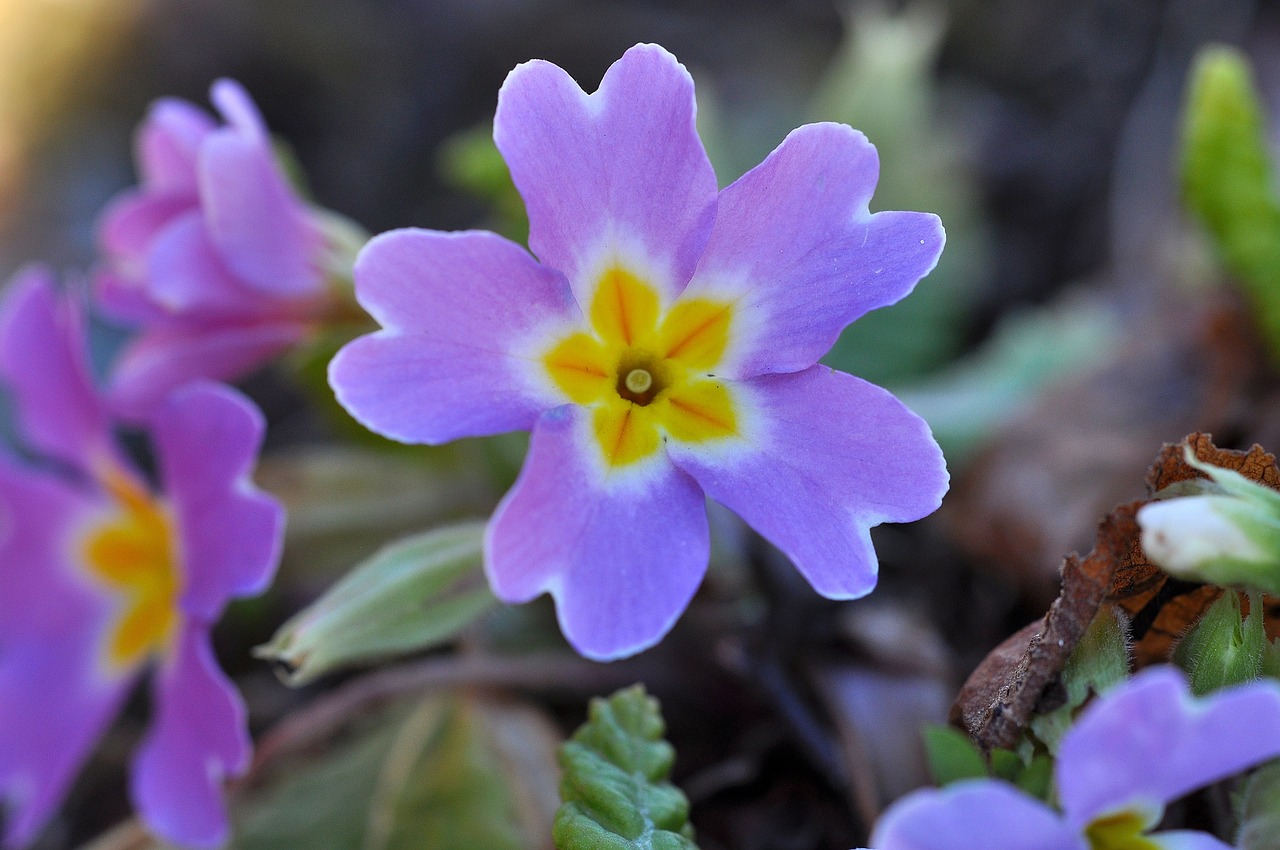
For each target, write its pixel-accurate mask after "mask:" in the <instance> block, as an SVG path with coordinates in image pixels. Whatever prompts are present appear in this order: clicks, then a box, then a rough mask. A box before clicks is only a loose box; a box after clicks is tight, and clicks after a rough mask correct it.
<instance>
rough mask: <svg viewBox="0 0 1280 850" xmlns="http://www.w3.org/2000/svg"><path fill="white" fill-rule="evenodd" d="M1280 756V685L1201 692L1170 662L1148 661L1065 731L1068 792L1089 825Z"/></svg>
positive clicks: (1062, 760) (1065, 801) (1062, 774)
mask: <svg viewBox="0 0 1280 850" xmlns="http://www.w3.org/2000/svg"><path fill="white" fill-rule="evenodd" d="M1277 755H1280V684H1276V683H1275V682H1269V681H1268V682H1255V683H1252V684H1248V685H1244V686H1242V687H1238V688H1232V689H1230V690H1226V691H1219V692H1217V693H1214V694H1211V695H1210V696H1207V697H1203V698H1200V699H1195V698H1193V697H1192V696H1191V695H1190V693H1189V692H1188V690H1187V685H1186V682H1185V681H1184V680H1183V678H1182V674H1181V673H1179V672H1177V671H1176V670H1174V669H1173V668H1170V667H1156V668H1150V669H1148V670H1144V671H1143V672H1141V673H1139V674H1138V675H1136V676H1134V677H1133V679H1131V680H1130V681H1128V682H1126V683H1125V684H1123V685H1122V686H1120V687H1118V688H1116V689H1115V690H1114V691H1111V692H1110V693H1108V694H1107V695H1106V696H1104V697H1102V698H1100V699H1099V700H1097V701H1096V702H1095V703H1093V704H1092V705H1090V706H1089V708H1087V709H1086V710H1085V712H1084V714H1082V715H1081V716H1080V719H1079V720H1077V721H1076V724H1075V726H1073V727H1072V728H1071V731H1070V732H1068V733H1067V735H1066V736H1065V737H1064V738H1063V739H1062V747H1061V750H1060V751H1059V757H1058V763H1057V778H1058V793H1059V796H1060V798H1061V800H1062V808H1063V811H1064V812H1066V815H1067V819H1068V820H1069V821H1070V822H1071V823H1073V824H1077V825H1080V826H1082V825H1084V824H1086V823H1088V822H1089V821H1091V820H1094V819H1095V818H1097V817H1098V816H1100V815H1104V814H1106V813H1108V812H1110V811H1113V810H1115V809H1120V808H1124V807H1126V806H1132V805H1133V804H1135V803H1136V804H1140V805H1141V804H1145V805H1163V804H1164V803H1167V802H1169V801H1170V800H1174V799H1176V798H1178V797H1180V796H1182V795H1183V794H1186V793H1187V792H1189V791H1192V790H1194V789H1196V788H1199V787H1201V786H1204V785H1208V784H1209V783H1211V782H1216V781H1218V780H1219V779H1224V778H1226V777H1228V776H1231V775H1233V774H1236V773H1239V772H1240V771H1242V770H1244V769H1245V768H1248V767H1252V766H1253V765H1255V764H1258V763H1259V762H1262V761H1266V760H1267V759H1270V758H1273V757H1275V756H1277Z"/></svg>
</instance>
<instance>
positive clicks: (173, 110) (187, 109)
mask: <svg viewBox="0 0 1280 850" xmlns="http://www.w3.org/2000/svg"><path fill="white" fill-rule="evenodd" d="M215 126H216V125H215V124H214V123H213V119H212V118H210V117H209V115H208V114H207V113H206V112H205V111H204V110H202V109H200V108H199V107H197V106H194V105H192V104H190V103H187V102H186V101H185V100H178V99H176V98H161V99H160V100H158V101H156V102H155V103H154V104H153V105H152V107H151V110H150V111H149V112H148V113H147V118H146V120H145V121H144V122H143V123H142V126H141V127H139V128H138V135H137V138H136V140H135V143H134V150H135V154H136V158H137V161H138V162H137V165H138V172H139V174H140V175H141V177H142V183H143V185H144V186H146V188H147V191H148V192H153V193H160V194H165V195H173V196H181V197H185V198H187V199H188V200H190V201H191V202H194V201H195V197H196V191H197V188H196V156H197V152H198V151H199V150H200V143H201V142H203V141H204V139H205V137H206V136H207V135H208V134H209V133H210V132H211V131H212V130H213V129H214V127H215Z"/></svg>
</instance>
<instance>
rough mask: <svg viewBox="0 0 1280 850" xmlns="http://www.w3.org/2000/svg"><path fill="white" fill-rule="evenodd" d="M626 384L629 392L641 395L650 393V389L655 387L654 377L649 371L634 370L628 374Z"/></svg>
mask: <svg viewBox="0 0 1280 850" xmlns="http://www.w3.org/2000/svg"><path fill="white" fill-rule="evenodd" d="M625 383H626V386H627V389H628V390H630V391H631V392H632V393H635V394H636V395H640V394H642V393H646V392H648V391H649V387H651V386H653V375H650V374H649V370H648V369H632V370H631V371H630V372H628V373H627V378H626V381H625Z"/></svg>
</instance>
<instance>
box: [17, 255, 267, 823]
mask: <svg viewBox="0 0 1280 850" xmlns="http://www.w3.org/2000/svg"><path fill="white" fill-rule="evenodd" d="M0 380H3V381H4V383H5V384H6V386H7V389H8V390H9V391H10V393H11V397H12V398H13V401H14V402H15V408H16V413H17V424H18V429H19V433H20V435H21V437H22V438H23V441H24V442H25V444H26V446H27V447H28V448H29V449H30V450H31V451H32V452H33V453H35V454H36V455H38V456H39V458H40V460H41V463H40V465H31V464H27V463H20V462H19V461H17V460H16V459H13V458H11V457H7V456H0V565H3V568H0V800H3V801H6V802H7V803H8V812H7V814H8V817H7V818H6V819H5V831H4V835H3V843H4V845H5V846H8V847H14V846H20V845H23V844H26V843H27V842H29V841H30V840H32V839H33V838H34V837H35V835H36V833H37V831H38V830H39V828H40V827H41V826H42V824H43V823H44V822H45V821H46V820H47V819H48V817H49V816H50V814H51V813H52V812H53V811H54V809H55V808H56V807H57V805H58V803H59V801H60V800H61V799H62V797H63V795H64V794H65V792H66V790H67V788H68V786H69V785H70V784H71V781H72V780H73V779H74V777H75V774H76V772H77V771H78V769H79V767H80V765H81V763H82V762H83V761H84V759H85V758H86V756H87V755H88V753H89V751H90V750H91V749H92V747H93V744H94V742H95V741H96V740H97V738H98V737H99V736H100V735H101V734H102V732H103V731H104V729H105V728H106V727H107V725H108V724H109V723H110V722H111V719H112V717H113V716H114V715H115V714H116V712H117V711H118V710H119V708H120V706H121V704H122V703H123V702H124V700H125V698H126V697H127V696H128V694H129V693H130V691H131V690H132V689H133V687H134V685H135V683H136V682H137V680H138V677H139V676H140V675H141V674H142V673H143V672H144V671H145V670H147V669H148V668H150V669H151V670H152V671H153V676H152V698H151V704H152V722H151V728H150V730H149V732H148V734H147V736H146V738H145V739H144V740H143V742H142V745H141V747H140V748H139V751H138V754H137V756H136V758H135V760H134V764H133V772H132V784H131V790H132V795H133V799H134V802H135V804H136V805H137V807H138V810H139V812H140V814H141V815H142V818H143V819H144V820H145V821H146V823H148V824H149V825H150V827H151V828H152V829H153V830H154V831H155V832H156V833H157V834H159V835H161V836H163V837H164V838H166V839H169V840H171V841H174V842H177V843H180V844H184V845H192V846H215V845H218V844H220V843H221V842H222V841H223V840H224V839H225V838H226V837H227V833H228V824H227V818H226V813H225V811H224V807H223V803H222V789H221V786H222V781H223V779H224V777H227V776H230V775H234V774H237V773H239V772H242V771H243V770H245V769H246V768H247V766H248V760H249V755H250V742H249V737H248V732H247V730H246V727H245V710H244V706H243V704H242V703H241V701H240V697H239V695H238V694H237V693H236V691H235V688H234V687H233V686H232V684H231V682H230V681H229V680H228V679H227V678H226V676H225V675H224V674H223V673H222V671H221V670H219V668H218V665H217V662H216V660H215V659H214V656H213V650H212V647H211V646H210V642H209V630H210V628H211V627H212V626H213V624H214V622H215V621H216V620H217V619H218V617H219V615H220V614H221V612H222V609H223V607H224V606H225V605H226V603H227V601H228V600H229V599H231V598H233V597H237V596H246V595H253V594H257V593H260V592H261V591H262V590H263V589H264V588H265V587H266V586H267V584H268V583H269V581H270V579H271V576H272V574H273V572H274V570H275V566H276V563H277V561H278V560H279V555H280V546H281V537H282V532H283V519H284V517H283V512H282V510H281V508H280V506H279V504H277V503H276V502H275V501H274V500H273V499H271V498H269V497H267V496H266V495H264V494H263V493H261V492H259V491H258V490H256V489H255V488H254V487H253V485H252V483H251V481H250V479H249V475H250V471H251V470H252V467H253V463H254V458H255V456H256V453H257V450H258V446H259V444H260V443H261V440H262V432H263V423H262V417H261V415H260V414H259V413H258V411H257V409H256V408H254V407H253V405H251V404H250V403H249V402H248V401H247V400H245V399H244V398H243V397H242V396H240V395H239V394H238V393H236V392H234V391H232V390H230V389H228V388H226V387H222V386H218V385H214V384H209V383H203V382H202V383H197V384H193V385H191V386H188V387H186V388H185V389H183V390H180V391H178V392H176V393H174V394H173V395H172V396H171V397H170V398H168V399H167V400H166V401H165V402H163V403H161V404H159V405H158V406H157V407H156V408H155V409H154V411H153V414H152V416H151V418H150V419H149V426H150V427H149V433H150V436H151V439H152V443H153V446H154V448H155V455H156V460H157V465H158V469H159V479H160V482H161V484H162V488H161V490H160V491H154V490H152V488H151V487H150V485H149V484H148V483H147V481H146V479H145V478H144V477H143V476H142V475H141V474H140V473H139V472H138V471H137V470H136V469H134V468H133V466H132V465H131V464H129V463H128V462H127V461H126V460H125V458H124V456H123V455H122V454H121V452H120V451H119V450H118V448H117V447H116V445H115V443H114V441H113V438H112V433H111V419H110V417H109V415H108V412H107V408H106V406H105V404H104V402H103V399H102V398H101V397H100V396H99V395H98V394H97V392H96V391H95V389H94V387H93V385H92V382H91V380H90V378H89V371H88V366H87V363H86V362H85V356H84V339H83V327H82V321H81V317H80V315H79V312H78V311H77V310H76V309H75V306H74V305H73V304H72V303H71V302H68V301H59V300H58V299H57V297H56V296H55V294H54V290H53V282H52V281H51V280H50V278H49V276H48V275H47V274H45V273H44V272H41V271H30V272H27V273H25V274H23V275H21V276H20V277H19V278H18V279H17V280H15V281H14V282H13V283H12V284H11V285H10V292H9V294H8V295H7V297H6V299H5V301H4V304H3V307H0Z"/></svg>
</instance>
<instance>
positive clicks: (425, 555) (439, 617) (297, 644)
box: [254, 522, 496, 685]
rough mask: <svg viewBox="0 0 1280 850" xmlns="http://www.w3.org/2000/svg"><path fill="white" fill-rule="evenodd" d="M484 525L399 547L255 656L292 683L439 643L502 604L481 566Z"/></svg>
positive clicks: (361, 569)
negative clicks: (282, 670) (285, 671)
mask: <svg viewBox="0 0 1280 850" xmlns="http://www.w3.org/2000/svg"><path fill="white" fill-rule="evenodd" d="M483 539H484V523H483V522H466V523H460V524H458V525H452V526H446V527H444V528H437V529H435V530H432V531H428V532H426V533H423V534H418V535H415V536H413V537H408V538H405V539H403V540H400V541H398V542H396V543H393V544H391V545H390V546H387V547H386V548H384V549H383V550H382V551H381V552H379V553H378V554H376V555H374V556H373V557H372V558H370V559H369V560H368V561H366V562H364V563H363V564H361V565H359V566H358V567H356V568H355V569H353V570H352V571H351V572H350V573H348V574H347V576H346V577H344V578H343V579H342V580H341V581H339V582H338V583H337V584H335V585H334V586H333V587H332V588H330V589H329V592H328V593H326V594H325V595H324V596H322V597H321V598H320V599H318V600H317V601H316V602H314V603H313V604H312V605H310V606H309V607H308V608H306V609H304V610H303V611H301V612H300V613H298V614H297V615H295V616H294V617H292V618H291V619H290V620H289V621H288V622H286V623H285V624H284V625H283V626H281V627H280V629H279V631H277V632H276V634H275V636H274V637H273V638H272V639H271V641H270V642H269V643H267V644H264V645H263V646H260V647H258V648H257V649H256V650H255V651H254V654H255V655H257V656H258V657H260V658H267V659H270V660H272V661H278V662H281V663H283V664H285V665H286V666H287V667H288V668H289V669H290V673H289V675H288V677H287V681H288V682H289V684H291V685H302V684H306V683H307V682H310V681H313V680H314V679H316V678H318V677H320V676H322V675H324V674H326V673H328V672H330V671H332V670H336V669H338V668H341V667H344V666H349V665H351V664H356V663H361V662H368V661H373V660H379V659H384V658H388V657H391V656H395V655H398V654H403V653H409V652H418V651H421V650H423V649H427V648H429V647H432V646H436V645H439V644H441V643H443V642H445V641H447V640H449V639H450V638H452V637H453V636H454V635H456V634H457V633H458V632H459V631H460V630H462V629H463V628H464V627H465V626H467V625H468V624H469V623H471V621H473V620H474V619H476V617H478V616H480V615H481V614H483V613H484V612H485V611H487V610H489V608H490V607H492V606H493V605H495V604H496V601H495V600H494V598H493V595H492V594H491V593H490V592H489V588H488V585H487V583H486V582H485V579H484V575H483V573H482V570H481V566H482V565H481V560H482V556H481V549H482V545H483Z"/></svg>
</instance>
